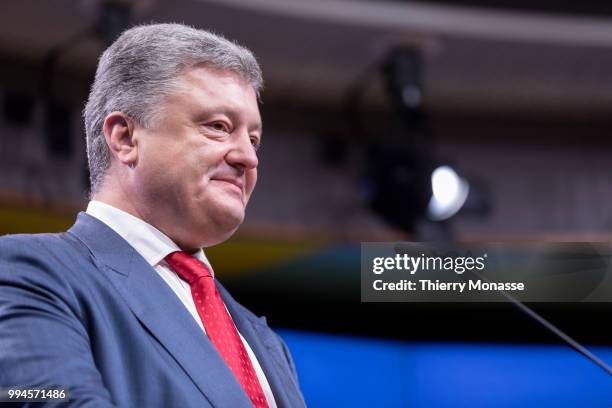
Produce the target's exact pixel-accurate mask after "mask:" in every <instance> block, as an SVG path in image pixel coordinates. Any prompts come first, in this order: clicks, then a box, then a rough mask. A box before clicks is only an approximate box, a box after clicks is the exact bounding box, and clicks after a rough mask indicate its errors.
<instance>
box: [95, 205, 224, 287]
mask: <svg viewBox="0 0 612 408" xmlns="http://www.w3.org/2000/svg"><path fill="white" fill-rule="evenodd" d="M86 213H87V214H89V215H91V216H92V217H95V218H97V219H98V220H100V221H102V222H103V223H104V224H106V225H107V226H108V227H110V228H111V229H112V230H114V231H115V232H116V233H117V234H119V235H120V236H121V237H122V238H123V239H125V240H126V241H127V242H128V244H130V245H131V246H132V247H133V248H134V249H135V250H136V252H138V253H139V254H140V255H141V256H142V257H143V258H144V259H145V260H146V261H147V262H148V263H149V265H151V266H153V267H154V266H156V265H158V264H159V263H161V262H162V261H163V260H164V258H165V257H166V255H168V254H171V253H172V252H175V251H180V250H181V249H180V248H179V247H178V245H176V244H175V243H174V242H173V241H172V240H171V239H170V238H169V237H168V236H167V235H166V234H164V233H163V232H161V231H160V230H158V229H157V228H155V227H154V226H152V225H151V224H149V223H147V222H145V221H143V220H141V219H140V218H138V217H135V216H133V215H131V214H128V213H127V212H125V211H123V210H120V209H118V208H116V207H113V206H112V205H109V204H106V203H103V202H101V201H95V200H92V201H90V202H89V204H88V205H87V211H86ZM190 255H191V256H193V257H195V258H197V259H198V260H200V261H201V262H202V263H203V264H204V265H206V266H207V267H208V269H209V270H210V273H211V275H212V276H213V277H214V272H213V269H212V267H211V266H210V262H208V259H207V258H206V255H205V254H204V250H203V249H202V248H200V249H199V250H198V251H196V252H195V253H192V254H190ZM164 263H165V261H164Z"/></svg>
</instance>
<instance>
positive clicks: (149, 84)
mask: <svg viewBox="0 0 612 408" xmlns="http://www.w3.org/2000/svg"><path fill="white" fill-rule="evenodd" d="M198 64H206V65H209V66H211V67H213V68H216V69H221V70H227V71H232V72H235V73H236V74H238V75H240V76H241V77H242V78H243V79H245V80H246V81H248V82H249V83H250V84H251V85H252V86H253V89H254V90H255V93H256V94H257V96H258V97H259V94H260V92H261V89H262V86H263V79H262V74H261V68H260V67H259V65H258V64H257V61H256V60H255V57H254V56H253V54H252V53H251V52H250V51H249V50H248V49H246V48H244V47H241V46H240V45H238V44H235V43H233V42H231V41H229V40H227V39H225V38H223V37H221V36H219V35H216V34H213V33H210V32H208V31H204V30H198V29H195V28H192V27H188V26H185V25H181V24H153V25H143V26H137V27H134V28H131V29H129V30H126V31H124V32H123V34H121V36H120V37H119V38H118V39H117V40H116V41H115V42H114V43H113V44H112V45H111V46H110V47H109V48H107V49H106V51H104V54H102V57H101V58H100V61H99V63H98V69H97V70H96V78H95V80H94V83H93V85H92V88H91V91H90V93H89V99H88V101H87V104H86V105H85V109H84V111H83V117H84V119H85V132H86V135H87V161H88V164H89V174H90V181H91V192H92V194H93V193H95V192H96V191H97V189H98V188H99V187H100V185H101V184H102V181H103V180H104V176H105V174H106V171H107V170H108V168H109V167H110V160H111V154H110V150H109V148H108V146H107V144H106V140H105V138H104V133H103V130H102V128H103V124H104V119H105V118H106V116H107V115H108V114H109V113H111V112H113V111H120V112H123V113H125V114H126V115H128V116H129V117H130V118H131V119H132V120H134V121H136V122H137V123H138V124H139V125H141V126H144V127H149V126H152V122H153V120H154V118H155V116H156V114H157V113H158V112H157V111H156V108H158V107H160V106H162V104H163V101H164V99H165V98H166V97H167V96H168V95H171V94H172V93H174V92H176V87H177V83H178V79H179V77H180V75H181V74H182V73H183V71H184V70H185V69H186V68H189V67H192V66H194V65H198Z"/></svg>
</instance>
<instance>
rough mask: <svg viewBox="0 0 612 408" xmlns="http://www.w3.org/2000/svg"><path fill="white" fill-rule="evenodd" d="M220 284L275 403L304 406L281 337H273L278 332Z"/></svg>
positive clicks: (223, 295)
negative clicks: (242, 304)
mask: <svg viewBox="0 0 612 408" xmlns="http://www.w3.org/2000/svg"><path fill="white" fill-rule="evenodd" d="M217 287H218V288H219V292H220V293H221V297H222V298H223V302H224V303H225V306H226V307H227V310H229V312H230V314H231V316H232V319H233V320H234V323H235V324H236V327H237V329H238V331H239V332H240V333H241V334H242V336H243V337H244V338H245V339H246V341H247V342H248V343H249V346H250V347H251V349H252V350H253V352H254V353H255V355H256V356H257V360H258V361H259V364H260V365H261V368H262V370H263V371H264V373H265V374H266V378H267V380H268V383H269V384H270V388H271V389H272V393H273V394H274V399H275V400H276V404H277V405H278V406H279V408H280V407H302V406H304V402H303V400H302V398H301V397H300V395H301V394H300V392H299V386H298V385H297V384H296V383H295V381H294V377H293V374H292V373H291V372H290V369H289V365H288V363H287V359H286V357H285V356H284V352H283V350H282V349H281V348H280V345H279V342H278V340H277V339H275V338H274V336H275V334H274V333H273V332H272V331H271V330H270V328H269V327H268V326H267V325H266V324H265V323H263V322H261V321H260V320H259V319H257V318H255V317H254V316H253V317H251V316H249V315H248V314H247V313H246V312H245V311H243V310H241V309H243V308H242V306H240V305H239V304H238V302H236V301H235V300H234V299H233V298H232V296H231V295H230V294H229V293H228V292H227V290H225V288H224V287H223V286H222V285H220V284H219V283H217ZM291 391H292V392H291Z"/></svg>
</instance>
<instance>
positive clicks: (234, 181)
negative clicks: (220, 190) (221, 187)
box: [212, 177, 244, 197]
mask: <svg viewBox="0 0 612 408" xmlns="http://www.w3.org/2000/svg"><path fill="white" fill-rule="evenodd" d="M212 180H214V181H221V182H223V183H227V184H228V185H230V186H232V187H231V188H232V189H233V190H235V191H236V192H237V193H239V194H240V197H242V192H243V189H244V182H243V181H242V180H240V179H238V178H233V177H215V178H213V179H212Z"/></svg>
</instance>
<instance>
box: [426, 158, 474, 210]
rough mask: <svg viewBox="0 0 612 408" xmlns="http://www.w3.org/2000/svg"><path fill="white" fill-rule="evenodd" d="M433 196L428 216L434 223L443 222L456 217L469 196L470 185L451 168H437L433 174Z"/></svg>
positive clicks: (428, 208)
mask: <svg viewBox="0 0 612 408" xmlns="http://www.w3.org/2000/svg"><path fill="white" fill-rule="evenodd" d="M431 190H432V196H431V200H430V201H429V205H428V207H427V215H428V217H429V218H430V219H431V220H433V221H443V220H446V219H448V218H450V217H452V216H453V215H455V214H456V213H457V212H458V211H459V210H460V209H461V207H463V204H465V201H466V199H467V197H468V195H469V192H470V185H469V183H468V182H467V181H466V180H465V179H464V178H461V177H459V175H458V174H457V172H456V171H455V170H453V168H452V167H450V166H440V167H437V168H436V169H435V170H434V171H433V172H432V174H431Z"/></svg>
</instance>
